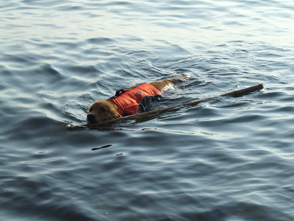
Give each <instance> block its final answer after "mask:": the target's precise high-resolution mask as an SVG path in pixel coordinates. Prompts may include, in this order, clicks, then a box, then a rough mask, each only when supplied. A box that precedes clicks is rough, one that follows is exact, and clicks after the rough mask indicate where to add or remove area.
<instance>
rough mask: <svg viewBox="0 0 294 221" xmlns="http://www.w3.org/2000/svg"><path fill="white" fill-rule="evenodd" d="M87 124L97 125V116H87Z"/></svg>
mask: <svg viewBox="0 0 294 221" xmlns="http://www.w3.org/2000/svg"><path fill="white" fill-rule="evenodd" d="M87 122H88V123H95V122H97V121H96V118H95V116H94V115H93V114H88V115H87Z"/></svg>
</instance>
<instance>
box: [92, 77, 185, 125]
mask: <svg viewBox="0 0 294 221" xmlns="http://www.w3.org/2000/svg"><path fill="white" fill-rule="evenodd" d="M182 75H183V77H182V78H172V79H167V80H163V81H154V82H150V83H144V84H140V85H135V86H133V87H130V88H127V89H124V90H118V91H117V92H116V94H115V96H113V97H111V98H109V99H107V100H106V101H102V100H98V101H95V102H94V103H93V104H92V105H91V106H90V107H89V109H88V111H87V121H88V123H94V122H98V121H104V120H110V119H114V118H119V117H122V116H127V115H132V114H136V113H141V112H144V111H147V110H148V106H149V104H150V102H152V101H154V100H159V99H160V97H161V95H162V93H163V92H164V91H165V90H167V89H168V88H169V87H170V86H172V85H174V84H175V83H178V82H183V81H185V80H187V79H188V78H189V75H187V74H182Z"/></svg>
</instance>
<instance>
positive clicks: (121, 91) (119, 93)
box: [115, 89, 126, 97]
mask: <svg viewBox="0 0 294 221" xmlns="http://www.w3.org/2000/svg"><path fill="white" fill-rule="evenodd" d="M125 92H126V91H125V90H124V89H120V90H117V91H116V92H115V96H116V97H118V96H120V95H122V94H123V93H125Z"/></svg>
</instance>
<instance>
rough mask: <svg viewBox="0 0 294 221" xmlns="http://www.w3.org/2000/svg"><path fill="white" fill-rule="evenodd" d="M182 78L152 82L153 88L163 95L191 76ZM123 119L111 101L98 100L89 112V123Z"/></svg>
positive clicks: (184, 75)
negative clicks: (172, 86) (171, 87)
mask: <svg viewBox="0 0 294 221" xmlns="http://www.w3.org/2000/svg"><path fill="white" fill-rule="evenodd" d="M182 75H183V77H182V78H172V79H167V80H163V81H154V82H150V83H149V84H151V85H152V86H153V87H155V88H156V89H157V90H159V91H160V92H161V93H162V92H163V91H164V90H165V88H166V87H168V86H169V85H171V84H172V85H174V84H176V83H178V82H183V81H185V80H187V79H188V78H189V75H187V74H182ZM119 117H121V116H120V114H119V113H118V107H117V106H116V105H115V104H114V103H113V102H112V101H110V100H106V101H103V100H98V101H95V102H94V103H93V104H92V105H91V106H90V107H89V109H88V111H87V121H88V122H89V123H93V122H97V121H104V120H110V119H114V118H119Z"/></svg>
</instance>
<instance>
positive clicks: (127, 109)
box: [108, 83, 162, 116]
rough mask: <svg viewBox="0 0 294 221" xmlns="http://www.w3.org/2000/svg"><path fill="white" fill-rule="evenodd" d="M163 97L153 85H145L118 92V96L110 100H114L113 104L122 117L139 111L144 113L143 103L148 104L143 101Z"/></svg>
mask: <svg viewBox="0 0 294 221" xmlns="http://www.w3.org/2000/svg"><path fill="white" fill-rule="evenodd" d="M161 95H162V94H161V93H160V91H159V90H157V89H156V88H155V87H153V86H152V85H151V84H148V83H144V84H141V85H135V86H133V87H130V88H127V89H124V90H118V91H117V92H116V95H115V96H113V97H111V98H109V99H108V100H112V102H114V103H115V104H116V105H117V107H118V112H119V114H120V115H121V116H127V115H133V114H136V113H138V110H139V112H143V111H144V110H145V107H144V104H143V103H148V102H142V100H146V98H152V97H157V98H158V97H161ZM148 100H149V99H148ZM149 103H150V102H149ZM142 109H143V111H142Z"/></svg>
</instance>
